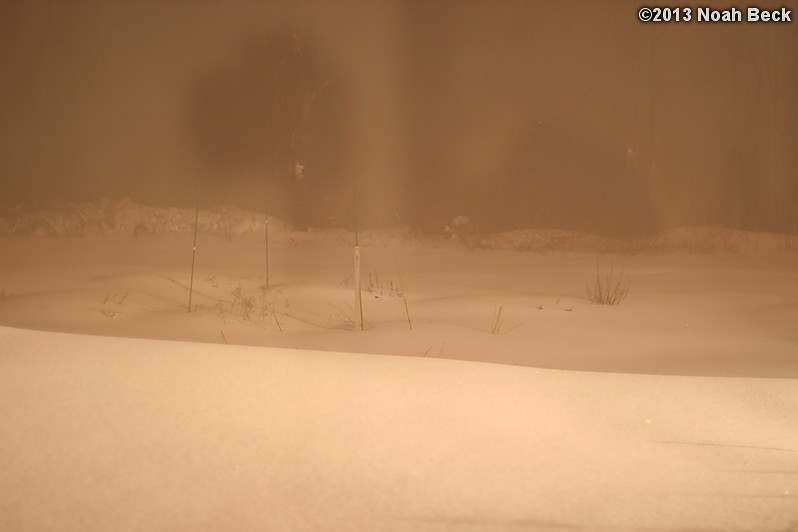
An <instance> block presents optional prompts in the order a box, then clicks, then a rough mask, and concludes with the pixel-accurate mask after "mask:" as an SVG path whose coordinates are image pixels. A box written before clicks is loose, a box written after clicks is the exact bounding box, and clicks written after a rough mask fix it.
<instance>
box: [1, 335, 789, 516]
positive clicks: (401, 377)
mask: <svg viewBox="0 0 798 532" xmlns="http://www.w3.org/2000/svg"><path fill="white" fill-rule="evenodd" d="M0 352H2V357H0V418H1V419H2V420H3V422H2V424H0V442H2V443H1V444H0V445H2V452H0V529H2V530H13V531H22V530H25V531H27V530H30V531H34V530H35V531H47V530H53V531H56V530H57V531H71V530H75V531H78V530H79V531H106V530H116V531H126V530H151V531H153V530H164V531H166V530H170V531H172V530H238V531H248V530H253V531H254V530H258V531H260V530H276V531H282V530H285V531H289V530H340V531H347V530H364V531H372V530H373V531H379V530H397V531H399V530H401V531H404V530H407V531H414V530H425V531H426V530H430V531H431V530H497V531H499V530H561V529H574V530H757V531H763V530H773V531H779V530H792V529H791V528H789V527H790V526H795V523H796V521H798V496H796V495H798V445H797V443H798V384H797V383H796V382H795V381H791V380H777V379H733V378H700V377H668V376H643V375H618V374H600V373H588V372H568V371H558V370H539V369H534V368H521V367H513V366H502V365H495V364H482V363H474V362H461V361H450V360H435V359H429V358H426V359H423V358H409V357H394V356H374V355H358V354H343V353H330V352H318V351H301V350H290V349H276V348H258V347H242V346H213V345H208V344H199V343H184V342H168V341H154V340H139V339H123V338H103V337H91V336H83V335H69V334H62V333H49V332H34V331H24V330H19V329H10V328H0Z"/></svg>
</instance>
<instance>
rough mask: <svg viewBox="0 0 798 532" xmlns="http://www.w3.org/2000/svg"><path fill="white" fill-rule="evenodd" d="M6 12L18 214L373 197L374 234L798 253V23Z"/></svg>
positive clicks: (546, 14) (193, 9)
mask: <svg viewBox="0 0 798 532" xmlns="http://www.w3.org/2000/svg"><path fill="white" fill-rule="evenodd" d="M716 7H719V8H722V7H727V6H721V5H718V6H716ZM763 7H767V6H763ZM773 7H774V8H775V7H780V6H776V5H775V4H774V6H773ZM788 7H798V6H796V5H795V4H794V2H788ZM0 11H1V12H2V17H0V19H2V22H0V24H2V29H3V32H2V37H0V39H1V40H2V44H3V46H2V48H0V50H1V51H0V60H2V66H3V68H4V71H5V72H7V73H10V75H9V76H7V77H8V80H9V82H8V83H6V84H4V86H3V87H2V88H0V110H1V111H2V112H3V116H4V121H3V123H2V126H0V136H1V137H2V144H0V145H2V150H3V152H2V155H3V156H2V158H1V159H0V172H2V181H1V182H0V197H2V200H1V201H2V202H3V203H4V204H41V203H51V202H57V201H69V200H85V199H95V198H100V197H104V196H109V197H122V196H130V197H133V198H134V199H137V200H139V201H144V202H149V203H155V204H161V205H183V206H186V205H193V204H194V202H195V201H196V200H197V199H198V200H199V201H200V203H202V204H209V205H210V204H218V203H232V204H237V205H240V206H243V207H247V208H257V209H260V210H262V209H268V210H269V211H270V212H272V213H274V214H275V215H279V216H282V217H284V218H287V219H290V220H292V221H294V222H295V223H297V224H298V225H299V226H302V227H304V226H313V225H316V226H319V225H344V226H346V225H350V224H351V223H352V214H353V213H352V212H351V211H352V209H351V206H352V198H353V194H354V193H355V192H357V195H358V198H359V200H358V205H359V207H358V210H359V211H360V212H359V213H358V215H359V218H360V219H361V221H362V223H363V224H364V225H387V224H397V223H399V224H402V225H409V226H413V227H416V228H420V229H424V230H434V231H437V230H441V229H442V227H443V226H444V225H445V224H446V223H448V222H449V221H450V220H451V219H452V218H454V217H455V216H460V215H463V216H468V217H469V218H470V219H471V220H472V222H473V227H474V230H477V231H495V230H500V229H512V228H520V227H542V228H571V229H580V230H586V231H589V232H594V233H599V234H607V235H617V236H634V235H638V234H641V233H647V232H651V231H655V230H658V229H662V228H665V227H672V226H678V225H721V226H727V227H733V228H743V229H754V230H777V231H791V232H796V231H797V230H798V211H796V209H794V208H793V207H792V206H793V205H794V204H795V202H796V200H798V170H797V168H798V165H796V162H798V161H796V155H795V154H796V153H798V150H797V149H796V148H798V125H797V124H798V106H797V105H796V100H795V98H794V96H793V95H794V94H796V93H798V61H796V50H798V46H797V45H798V33H796V32H795V22H793V23H792V24H783V25H764V24H759V25H754V24H746V23H742V24H735V25H708V24H697V23H690V24H668V25H665V24H661V25H655V24H641V23H639V22H638V21H637V16H636V12H637V5H636V4H635V3H632V2H624V3H619V2H570V3H568V4H567V5H565V4H561V3H557V2H527V1H520V0H519V1H509V0H507V1H502V2H493V3H485V2H477V1H466V2H454V1H443V2H421V1H418V2H416V1H401V2H400V1H395V2H389V1H383V2H371V3H369V2H355V1H352V2H335V3H331V2H271V3H268V4H264V3H261V2H236V3H227V2H215V1H211V0H205V1H200V2H169V3H163V4H160V3H151V2H148V3H142V2H128V1H122V0H117V1H108V2H99V1H97V2H92V1H86V2H80V3H70V2H59V1H47V2H45V1H43V2H37V3H30V4H28V3H7V4H4V5H3V6H2V7H0ZM794 16H795V15H794Z"/></svg>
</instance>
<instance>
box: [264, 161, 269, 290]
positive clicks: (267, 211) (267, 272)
mask: <svg viewBox="0 0 798 532" xmlns="http://www.w3.org/2000/svg"><path fill="white" fill-rule="evenodd" d="M264 177H265V176H264ZM264 209H265V218H264V219H265V220H266V241H265V244H264V245H265V247H266V290H268V289H269V180H268V178H267V179H266V201H265V203H264Z"/></svg>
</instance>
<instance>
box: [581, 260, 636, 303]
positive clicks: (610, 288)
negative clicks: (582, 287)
mask: <svg viewBox="0 0 798 532" xmlns="http://www.w3.org/2000/svg"><path fill="white" fill-rule="evenodd" d="M629 286H630V285H629V281H628V280H627V279H626V278H625V277H624V273H623V270H621V271H620V272H619V273H616V272H615V269H614V268H613V266H612V265H610V266H609V267H607V268H604V269H602V268H601V267H600V266H599V265H598V263H597V264H596V275H595V277H593V279H592V280H591V281H590V284H588V286H587V298H588V300H590V302H591V303H593V304H596V305H620V304H621V303H622V302H623V300H624V299H626V296H627V294H629Z"/></svg>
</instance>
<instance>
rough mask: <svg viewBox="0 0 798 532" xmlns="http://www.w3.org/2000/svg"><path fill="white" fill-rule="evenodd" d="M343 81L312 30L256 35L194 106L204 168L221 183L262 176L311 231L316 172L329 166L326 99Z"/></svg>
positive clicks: (285, 210) (289, 213) (209, 78)
mask: <svg viewBox="0 0 798 532" xmlns="http://www.w3.org/2000/svg"><path fill="white" fill-rule="evenodd" d="M336 80H337V77H336V75H335V74H334V72H332V70H331V69H330V67H329V66H328V65H327V64H325V62H324V61H323V59H322V54H321V51H320V47H319V45H318V43H317V42H316V41H315V40H314V39H313V38H312V35H311V33H310V32H309V31H308V30H307V29H306V28H303V27H301V26H300V25H298V24H294V25H284V26H282V27H279V28H275V29H272V30H270V31H260V32H258V33H257V34H255V35H251V36H250V37H249V38H248V40H247V41H246V42H245V45H244V47H243V49H242V51H241V54H240V56H238V57H236V58H235V60H233V61H231V62H230V63H228V64H227V65H225V66H224V67H222V68H219V69H217V70H215V71H211V72H208V73H207V74H206V75H205V76H204V77H203V78H202V79H200V80H199V81H198V83H197V84H196V85H195V87H194V90H193V92H192V94H191V97H190V99H189V102H190V103H189V110H188V113H189V117H188V125H189V131H190V141H191V144H193V147H194V148H195V150H196V153H197V155H198V157H199V159H200V162H201V164H202V165H203V166H204V167H205V168H206V169H207V170H208V171H209V172H210V173H211V174H214V176H218V177H221V178H228V176H230V175H231V174H233V175H234V174H236V173H238V174H240V173H249V174H252V173H254V172H259V173H262V175H263V179H264V180H265V181H266V184H267V186H266V188H267V190H268V191H269V192H267V194H268V193H274V194H276V195H279V196H281V197H283V198H290V199H289V200H288V203H289V205H285V204H284V205H282V209H281V210H282V214H283V215H285V216H286V217H287V218H289V219H291V221H292V222H294V223H295V224H296V225H297V226H299V227H306V226H307V225H308V223H309V221H310V206H309V203H310V202H309V198H308V196H309V195H310V194H311V188H312V185H310V184H309V183H308V178H309V177H310V174H312V172H308V165H309V163H311V162H312V161H311V160H313V159H314V156H315V158H316V159H321V158H323V156H322V155H320V154H319V153H318V150H315V147H316V146H315V144H316V141H317V138H316V137H317V136H318V133H319V130H320V121H322V120H325V119H326V120H327V121H329V119H330V113H329V112H327V113H324V112H322V107H323V98H324V97H325V96H326V95H327V94H328V93H329V92H331V91H329V90H328V89H329V88H330V87H331V85H334V82H335V81H336ZM329 129H330V128H329V127H328V128H327V130H328V131H329ZM314 150H315V151H314ZM317 184H318V183H317Z"/></svg>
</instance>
